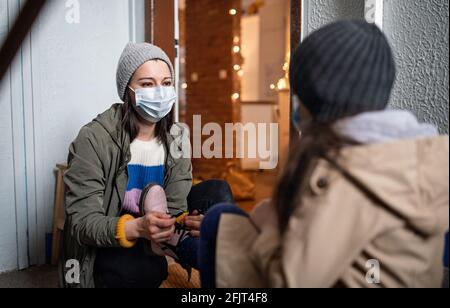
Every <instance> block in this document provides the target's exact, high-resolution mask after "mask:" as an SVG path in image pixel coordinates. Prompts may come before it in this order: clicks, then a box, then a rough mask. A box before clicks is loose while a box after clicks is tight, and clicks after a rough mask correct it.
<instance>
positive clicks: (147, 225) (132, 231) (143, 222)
mask: <svg viewBox="0 0 450 308" xmlns="http://www.w3.org/2000/svg"><path fill="white" fill-rule="evenodd" d="M175 221H176V220H175V218H171V217H170V216H169V215H167V214H163V213H159V212H151V213H149V214H147V215H145V216H144V217H141V218H138V219H135V220H132V221H129V222H127V223H126V225H125V232H126V235H127V239H128V240H129V241H134V240H136V239H138V238H145V239H147V240H149V241H153V242H154V243H157V244H159V243H164V242H168V241H170V239H171V238H172V236H173V234H174V232H175Z"/></svg>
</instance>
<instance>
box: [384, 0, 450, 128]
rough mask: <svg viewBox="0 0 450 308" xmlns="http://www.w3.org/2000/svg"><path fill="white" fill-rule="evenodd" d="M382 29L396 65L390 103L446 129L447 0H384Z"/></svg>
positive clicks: (447, 111) (447, 103) (447, 102)
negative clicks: (394, 82) (396, 71)
mask: <svg viewBox="0 0 450 308" xmlns="http://www.w3.org/2000/svg"><path fill="white" fill-rule="evenodd" d="M384 5H385V7H384V31H385V33H386V34H387V36H388V37H389V39H390V41H391V44H392V47H393V49H394V53H395V55H396V62H397V68H398V74H397V82H396V85H395V89H394V92H393V95H392V98H391V102H392V106H393V107H396V108H402V109H409V110H412V111H413V112H414V113H415V114H416V115H417V116H418V117H419V118H420V120H422V121H426V122H430V123H433V124H435V125H438V126H439V129H440V131H441V132H442V133H448V113H449V110H448V109H449V108H448V105H449V101H448V83H449V80H448V66H449V63H448V57H449V55H448V54H449V50H448V37H449V32H448V18H449V16H448V15H449V1H448V0H426V1H423V0H385V4H384Z"/></svg>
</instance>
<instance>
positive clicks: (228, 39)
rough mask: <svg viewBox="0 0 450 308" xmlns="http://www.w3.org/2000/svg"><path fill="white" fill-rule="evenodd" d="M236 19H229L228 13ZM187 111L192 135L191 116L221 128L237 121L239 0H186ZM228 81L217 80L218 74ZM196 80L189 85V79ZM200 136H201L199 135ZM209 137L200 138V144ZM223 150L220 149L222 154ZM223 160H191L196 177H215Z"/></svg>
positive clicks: (224, 161) (223, 166)
mask: <svg viewBox="0 0 450 308" xmlns="http://www.w3.org/2000/svg"><path fill="white" fill-rule="evenodd" d="M233 8H234V9H236V10H237V14H236V15H234V16H233V15H230V13H229V11H230V9H233ZM185 21H186V23H185V27H186V28H185V35H186V79H187V83H188V88H187V109H186V119H185V121H186V123H187V124H188V125H189V126H190V127H191V133H192V134H193V133H194V131H193V126H192V119H193V115H202V124H203V125H204V124H206V123H209V122H215V123H219V124H220V125H222V129H224V124H225V123H233V122H236V121H237V120H239V109H240V108H239V100H238V101H233V100H232V95H233V93H239V90H240V88H239V87H240V82H239V80H238V76H237V74H236V72H235V71H234V70H233V66H234V65H235V64H239V59H240V57H239V55H236V54H234V53H233V46H234V45H235V43H234V42H233V38H234V37H236V36H240V0H187V1H186V12H185ZM223 70H225V71H226V72H227V78H226V79H221V78H220V71H223ZM194 74H195V75H197V76H198V80H197V81H196V82H194V81H192V78H191V77H192V75H194ZM198 133H200V132H198ZM207 138H208V137H203V139H202V140H203V141H204V140H206V139H207ZM224 150H225V149H223V152H224ZM227 162H229V160H226V159H209V160H206V159H194V160H193V164H194V173H195V175H197V176H199V175H200V176H204V177H217V176H219V175H220V174H221V173H222V172H223V171H224V170H225V167H226V164H227Z"/></svg>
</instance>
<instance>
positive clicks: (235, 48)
mask: <svg viewBox="0 0 450 308" xmlns="http://www.w3.org/2000/svg"><path fill="white" fill-rule="evenodd" d="M240 51H241V47H239V46H238V45H236V46H234V47H233V52H234V53H239V52H240Z"/></svg>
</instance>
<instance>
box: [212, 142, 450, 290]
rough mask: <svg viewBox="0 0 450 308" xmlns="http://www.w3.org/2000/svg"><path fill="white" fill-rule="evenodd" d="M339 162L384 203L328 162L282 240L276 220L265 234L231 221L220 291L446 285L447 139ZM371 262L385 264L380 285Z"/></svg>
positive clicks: (352, 154) (368, 149)
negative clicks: (373, 276) (371, 277)
mask: <svg viewBox="0 0 450 308" xmlns="http://www.w3.org/2000/svg"><path fill="white" fill-rule="evenodd" d="M340 165H341V166H343V168H344V169H345V170H346V171H347V172H348V173H349V174H351V176H352V177H354V178H356V179H358V181H359V182H361V183H363V184H364V186H366V187H368V188H370V190H371V191H372V192H373V193H374V194H375V195H376V196H377V198H379V199H380V200H382V201H384V202H383V203H384V204H385V206H381V205H380V204H378V203H377V202H374V201H373V200H372V199H370V198H368V196H367V195H366V194H365V193H363V192H362V191H361V190H360V189H358V188H356V187H355V185H353V184H352V183H350V181H349V180H348V179H347V178H346V177H344V176H342V174H341V173H339V172H338V171H337V170H336V169H335V168H333V167H331V166H330V165H329V163H327V162H325V161H321V162H320V163H319V165H318V166H317V168H316V169H315V170H314V172H313V173H312V176H311V178H310V180H309V189H308V192H307V193H306V194H305V195H304V196H303V197H302V206H301V207H298V208H297V210H296V211H295V213H294V215H293V216H292V218H291V220H290V222H289V226H288V229H287V233H286V234H285V235H284V236H282V237H281V236H280V234H279V232H278V228H277V227H276V226H274V225H273V224H271V223H267V224H266V225H263V226H262V228H261V232H259V231H256V229H255V227H254V226H253V224H252V223H250V221H249V220H248V219H247V218H243V217H237V216H233V215H224V217H223V218H222V220H221V223H220V227H219V235H218V244H217V260H216V261H217V269H216V274H217V275H216V277H217V285H218V287H295V288H296V287H440V285H441V282H442V275H443V266H442V257H443V249H444V247H443V246H444V234H445V232H446V231H447V230H448V227H449V139H448V137H436V138H432V139H422V140H411V141H402V142H397V143H392V144H383V145H368V146H358V147H350V148H347V149H345V150H344V151H343V153H342V158H341V159H340ZM324 179H325V180H326V182H328V185H326V187H324V185H318V183H319V182H322V183H323V180H324ZM320 180H322V181H320ZM319 186H320V187H319ZM272 208H273V207H272V206H271V207H270V209H272ZM272 215H275V214H274V213H273V214H272ZM369 260H377V261H378V262H379V265H380V277H379V278H380V282H379V284H373V283H369V282H368V280H367V279H366V275H367V272H368V271H369V268H370V265H371V264H372V263H368V261H369Z"/></svg>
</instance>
